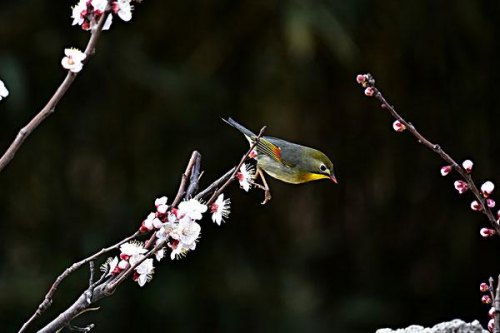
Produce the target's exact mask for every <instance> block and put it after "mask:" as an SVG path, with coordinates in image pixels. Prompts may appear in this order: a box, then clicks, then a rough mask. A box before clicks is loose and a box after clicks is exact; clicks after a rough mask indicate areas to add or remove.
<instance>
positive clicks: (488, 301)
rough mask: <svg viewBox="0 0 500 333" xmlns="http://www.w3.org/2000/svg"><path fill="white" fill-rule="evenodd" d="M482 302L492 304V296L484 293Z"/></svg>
mask: <svg viewBox="0 0 500 333" xmlns="http://www.w3.org/2000/svg"><path fill="white" fill-rule="evenodd" d="M481 302H483V304H491V297H490V296H488V295H484V296H483V297H481Z"/></svg>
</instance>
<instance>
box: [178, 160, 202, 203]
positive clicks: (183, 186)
mask: <svg viewBox="0 0 500 333" xmlns="http://www.w3.org/2000/svg"><path fill="white" fill-rule="evenodd" d="M200 158H201V157H200V153H198V152H197V151H196V150H195V151H193V153H192V154H191V158H190V159H189V163H188V165H187V167H186V171H184V173H183V174H182V177H181V184H180V186H179V190H178V191H177V195H176V196H175V199H174V201H173V202H172V207H177V205H178V204H179V202H181V200H182V198H183V197H184V194H186V186H187V181H188V179H189V176H190V175H191V170H192V169H193V165H195V163H196V161H197V160H198V159H200ZM198 163H199V162H198Z"/></svg>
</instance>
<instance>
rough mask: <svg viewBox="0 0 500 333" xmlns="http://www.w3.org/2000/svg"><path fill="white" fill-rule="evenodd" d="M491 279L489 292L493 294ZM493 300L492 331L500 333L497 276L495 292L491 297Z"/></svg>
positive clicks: (498, 281)
mask: <svg viewBox="0 0 500 333" xmlns="http://www.w3.org/2000/svg"><path fill="white" fill-rule="evenodd" d="M492 280H493V279H491V278H490V288H491V292H493V282H492ZM492 299H493V306H494V307H495V318H494V320H495V326H494V329H493V332H494V333H500V275H498V280H497V289H496V292H495V295H493V297H492Z"/></svg>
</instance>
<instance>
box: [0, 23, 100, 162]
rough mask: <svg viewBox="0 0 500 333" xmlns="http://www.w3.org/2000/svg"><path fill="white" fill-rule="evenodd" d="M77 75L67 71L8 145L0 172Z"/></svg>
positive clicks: (91, 49)
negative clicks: (49, 95)
mask: <svg viewBox="0 0 500 333" xmlns="http://www.w3.org/2000/svg"><path fill="white" fill-rule="evenodd" d="M108 15H110V14H107V15H102V16H101V18H100V20H99V22H98V24H97V27H96V29H95V30H93V31H92V34H91V36H90V39H89V41H88V43H87V46H86V48H85V54H86V55H87V56H86V57H85V62H87V61H88V59H89V57H90V56H92V55H93V54H94V53H95V46H96V44H97V40H98V39H99V36H100V35H101V31H102V27H103V26H104V22H105V21H106V18H107V16H108ZM77 75H78V73H73V72H71V71H68V73H67V74H66V77H65V78H64V80H63V82H62V83H61V85H60V86H59V87H58V88H57V90H56V92H55V93H54V95H52V97H51V98H50V99H49V101H48V102H47V104H46V105H45V106H44V107H43V108H42V109H41V110H40V111H39V112H38V114H37V115H36V116H35V117H33V119H31V120H30V122H29V123H28V124H27V125H26V126H24V127H23V128H21V130H20V131H19V133H18V134H17V136H16V138H15V139H14V141H13V142H12V143H11V144H10V146H9V148H7V150H6V151H5V153H4V154H3V156H2V157H0V172H1V171H2V170H3V169H4V168H5V167H6V166H7V164H9V162H10V161H12V159H13V158H14V156H15V155H16V152H17V151H18V150H19V148H20V147H21V145H22V144H23V142H24V140H26V138H27V137H28V136H29V135H30V134H31V133H32V132H33V131H34V130H35V129H36V128H37V127H38V126H39V125H40V124H41V123H42V122H43V121H44V120H45V118H47V117H48V116H50V115H51V114H52V113H53V112H54V111H55V108H56V106H57V104H58V103H59V101H60V100H61V98H62V97H63V96H64V95H65V94H66V92H67V91H68V89H69V87H70V86H71V84H72V83H73V81H74V80H75V78H76V76H77Z"/></svg>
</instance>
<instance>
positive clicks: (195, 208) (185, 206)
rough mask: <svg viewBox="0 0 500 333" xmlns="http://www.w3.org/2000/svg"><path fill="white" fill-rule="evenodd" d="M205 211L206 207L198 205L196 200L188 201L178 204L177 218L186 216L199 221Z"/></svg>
mask: <svg viewBox="0 0 500 333" xmlns="http://www.w3.org/2000/svg"><path fill="white" fill-rule="evenodd" d="M207 209H208V207H207V205H204V204H202V203H200V202H199V201H198V200H196V199H189V200H188V201H183V202H181V203H180V204H179V207H178V210H177V216H178V217H179V218H182V217H184V216H187V217H189V218H190V219H192V220H201V218H202V217H203V216H202V214H203V213H205V212H206V211H207Z"/></svg>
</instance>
